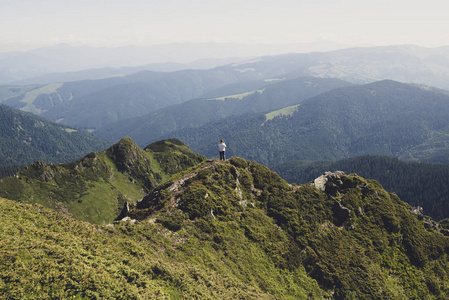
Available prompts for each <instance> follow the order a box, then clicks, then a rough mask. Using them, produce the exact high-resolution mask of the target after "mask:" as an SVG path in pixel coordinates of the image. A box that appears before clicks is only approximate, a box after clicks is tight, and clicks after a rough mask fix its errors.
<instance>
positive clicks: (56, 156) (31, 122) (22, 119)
mask: <svg viewBox="0 0 449 300" xmlns="http://www.w3.org/2000/svg"><path fill="white" fill-rule="evenodd" d="M109 144H110V143H109V142H106V141H105V140H103V139H101V138H99V137H97V136H95V135H93V134H91V133H89V132H87V131H84V130H78V129H74V128H72V127H68V126H62V125H58V124H55V123H52V122H49V121H47V120H45V119H43V118H41V117H38V116H35V115H32V114H30V113H25V112H21V111H18V110H15V109H12V108H10V107H7V106H5V105H1V104H0V149H1V151H0V166H1V167H5V166H12V165H26V164H30V163H32V162H34V161H36V160H41V161H46V162H53V163H61V162H68V161H73V160H75V159H78V158H80V157H82V156H83V155H85V154H87V153H89V152H92V151H95V150H100V149H103V148H104V147H106V146H107V145H109Z"/></svg>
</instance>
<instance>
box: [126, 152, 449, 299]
mask: <svg viewBox="0 0 449 300" xmlns="http://www.w3.org/2000/svg"><path fill="white" fill-rule="evenodd" d="M128 217H130V218H132V219H136V220H142V221H143V220H145V221H143V222H150V223H154V222H155V223H160V224H162V225H163V226H165V227H166V228H167V229H168V230H171V231H174V232H179V233H182V234H187V235H189V233H190V234H193V235H194V236H195V237H196V239H198V240H199V241H197V240H196V239H195V240H194V241H192V240H190V239H187V240H186V241H185V243H183V244H182V245H179V247H177V248H176V249H177V251H185V250H186V249H193V248H192V247H194V249H195V252H194V253H197V254H200V253H202V251H205V250H207V251H208V253H209V254H208V255H207V256H201V257H202V259H201V260H198V261H197V262H196V263H197V264H198V265H199V266H201V268H204V267H206V266H208V265H213V264H214V261H215V260H217V261H223V262H224V263H225V264H226V265H227V266H234V265H235V266H241V267H240V268H247V267H250V266H251V268H253V272H252V273H251V274H248V275H245V277H246V278H247V279H246V280H255V281H256V282H259V287H261V288H264V289H265V290H266V291H269V292H270V293H273V294H274V295H276V296H279V297H280V298H284V297H285V298H288V296H293V295H291V294H290V295H289V294H288V292H287V291H283V293H286V292H287V293H286V294H276V291H282V290H283V284H285V283H286V282H285V281H284V280H285V279H279V281H278V282H273V281H270V280H267V279H266V277H265V276H267V268H270V269H271V268H273V267H272V265H271V264H270V265H268V266H269V267H267V266H265V265H261V264H260V261H259V260H258V257H265V256H268V257H269V258H270V259H271V260H272V262H273V263H274V269H273V270H269V271H268V273H270V272H275V273H276V272H277V271H276V270H279V269H282V270H285V271H287V272H293V274H297V275H294V277H293V281H294V282H298V283H299V282H302V280H300V279H299V278H300V276H302V275H300V274H301V273H302V272H303V271H302V270H304V269H305V271H306V272H307V275H308V276H310V277H312V278H313V279H315V280H317V282H318V283H319V285H320V287H321V288H322V289H323V291H325V294H330V295H333V298H336V299H347V298H357V299H362V298H370V299H372V298H385V299H392V298H396V299H397V298H403V297H405V298H421V297H424V296H426V297H427V296H428V297H430V298H437V297H442V296H443V295H448V294H447V293H448V292H449V286H448V285H447V283H446V282H445V278H447V276H448V275H449V274H448V273H447V272H448V271H447V270H449V269H448V266H449V264H448V263H449V262H448V261H447V254H448V253H449V252H448V251H449V238H448V237H447V236H444V235H449V231H448V230H445V229H443V228H442V227H441V226H440V225H439V224H437V223H435V222H434V221H432V220H431V219H429V218H426V217H423V215H421V214H420V212H419V211H416V210H414V209H412V207H411V206H409V205H407V204H406V203H404V202H402V201H401V200H400V199H399V198H398V197H397V196H396V195H394V194H390V193H388V192H386V191H385V190H383V188H382V187H381V186H380V185H379V184H378V183H377V182H376V181H373V180H366V179H363V178H361V177H359V176H357V175H345V174H344V173H342V172H336V173H330V172H328V173H326V174H325V175H323V176H320V177H319V178H317V179H316V180H315V181H313V182H312V183H310V184H305V185H301V186H291V185H288V184H287V183H286V182H285V181H284V180H282V179H281V178H280V177H279V176H278V175H276V174H275V173H273V172H271V171H270V170H269V169H267V168H266V167H264V166H261V165H259V164H257V163H255V162H248V161H245V160H243V159H240V158H236V157H234V158H232V159H231V160H230V161H229V162H226V163H219V162H218V161H210V162H209V163H207V164H204V165H201V166H199V167H197V168H196V169H194V170H191V171H189V172H184V173H182V174H180V175H179V176H178V177H176V178H173V179H172V180H171V181H169V182H167V183H165V184H163V185H161V186H159V187H158V188H157V189H156V190H154V191H153V192H152V193H150V194H149V195H148V196H146V197H145V198H144V199H143V200H142V201H140V202H138V203H137V205H136V207H135V208H132V209H131V210H130V211H129V212H128ZM426 228H427V230H426ZM443 234H444V235H443ZM244 245H247V246H244ZM252 247H257V248H259V249H261V250H263V252H264V255H262V254H259V252H258V251H257V252H256V251H254V250H251V249H252ZM213 249H214V250H213ZM243 249H247V250H243ZM242 250H243V251H242ZM245 252H251V253H253V254H252V257H251V258H250V257H248V254H247V253H246V254H245ZM256 253H257V254H256ZM216 255H218V257H219V259H216ZM240 268H238V269H235V270H234V272H235V274H236V275H237V274H241V273H240V271H241V269H240ZM303 268H304V269H303ZM256 274H258V275H256ZM287 274H288V273H287ZM253 276H255V277H256V278H254V277H253ZM298 276H299V277H298ZM248 277H249V278H248ZM257 277H258V279H257ZM253 278H254V279H253ZM281 278H283V277H281ZM325 294H324V295H325ZM281 295H282V296H281Z"/></svg>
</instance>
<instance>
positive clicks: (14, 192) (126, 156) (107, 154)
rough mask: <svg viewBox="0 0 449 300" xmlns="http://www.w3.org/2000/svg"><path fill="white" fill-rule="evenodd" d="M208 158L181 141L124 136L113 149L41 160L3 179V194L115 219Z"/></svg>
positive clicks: (97, 219)
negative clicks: (143, 143)
mask: <svg viewBox="0 0 449 300" xmlns="http://www.w3.org/2000/svg"><path fill="white" fill-rule="evenodd" d="M203 159H204V157H203V156H201V155H198V154H195V153H193V152H192V151H190V149H189V148H188V147H187V146H185V145H184V144H183V143H181V142H180V141H178V140H166V141H160V142H157V143H154V144H152V145H149V146H148V147H146V148H145V150H144V149H141V148H139V147H138V146H137V145H136V144H135V143H134V142H133V141H132V140H131V139H130V138H123V139H122V140H121V141H119V142H118V143H116V144H114V145H113V146H111V147H110V148H109V149H107V150H104V151H100V152H92V153H90V154H88V155H86V156H85V157H84V158H83V159H81V160H79V161H76V162H72V163H67V164H61V165H56V164H50V163H44V162H36V163H33V164H31V165H29V166H28V167H25V168H24V169H23V170H21V171H20V172H19V173H17V174H16V175H15V176H14V177H8V178H3V179H1V180H0V196H2V197H5V198H7V199H11V200H17V201H21V202H28V203H39V204H42V205H44V206H46V207H50V208H53V209H55V210H58V211H60V212H64V213H66V214H69V215H72V216H73V217H75V218H77V219H79V220H83V221H89V222H92V223H95V224H101V223H103V222H112V221H113V220H114V219H115V218H116V217H117V216H119V214H120V212H121V211H122V209H123V208H124V207H125V206H126V203H136V202H137V201H138V200H140V199H142V197H143V196H144V195H145V194H146V193H148V192H149V191H150V190H151V189H152V188H153V187H155V186H156V185H157V184H159V183H161V182H162V181H164V180H167V179H168V178H169V177H170V176H171V175H172V174H175V173H178V172H180V171H182V170H185V169H187V168H189V167H192V166H194V165H196V164H198V163H199V162H201V161H202V160H203Z"/></svg>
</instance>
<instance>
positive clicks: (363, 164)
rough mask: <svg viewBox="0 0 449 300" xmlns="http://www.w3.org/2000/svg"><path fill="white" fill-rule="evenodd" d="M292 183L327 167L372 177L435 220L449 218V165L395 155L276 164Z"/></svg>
mask: <svg viewBox="0 0 449 300" xmlns="http://www.w3.org/2000/svg"><path fill="white" fill-rule="evenodd" d="M273 170H274V171H276V172H277V173H278V174H279V175H280V176H282V178H284V179H285V180H287V181H288V182H295V183H298V184H301V183H306V182H309V181H311V180H313V179H314V178H316V177H317V176H319V175H320V174H322V173H323V172H325V171H326V170H342V171H344V172H345V173H357V174H358V175H360V176H362V177H365V178H372V179H375V180H377V181H379V183H381V184H382V186H383V187H384V188H385V189H386V190H388V191H391V192H395V193H396V194H397V195H398V196H399V198H401V200H402V201H404V202H407V203H408V204H410V205H412V206H420V207H422V208H423V211H424V213H425V214H426V215H429V216H431V217H432V218H433V219H435V220H441V219H444V218H449V206H448V205H447V204H448V203H449V187H448V185H447V182H448V181H449V166H448V165H440V164H428V163H418V162H406V161H402V160H399V159H397V158H394V157H385V156H373V155H368V156H359V157H354V158H347V159H343V160H338V161H317V162H310V161H308V162H307V161H289V162H285V163H282V164H281V165H278V166H275V167H273Z"/></svg>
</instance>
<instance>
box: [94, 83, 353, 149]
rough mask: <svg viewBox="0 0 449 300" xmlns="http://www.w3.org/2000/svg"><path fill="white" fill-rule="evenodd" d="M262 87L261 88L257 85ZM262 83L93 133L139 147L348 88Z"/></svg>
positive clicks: (331, 84)
mask: <svg viewBox="0 0 449 300" xmlns="http://www.w3.org/2000/svg"><path fill="white" fill-rule="evenodd" d="M262 84H264V85H265V86H261V87H260V85H262ZM267 84H268V82H266V81H255V82H249V84H247V85H244V84H243V83H241V84H233V85H231V86H230V87H229V89H228V90H229V91H231V92H232V91H234V92H235V91H237V92H242V91H243V89H244V88H245V87H249V86H251V87H254V86H258V87H259V88H258V89H257V90H253V91H250V92H243V93H240V94H236V95H230V94H225V95H226V96H223V97H218V98H211V99H197V100H190V101H187V102H184V103H181V104H178V105H173V106H169V107H166V108H163V109H160V110H158V111H156V112H154V113H151V114H148V115H145V116H142V117H139V118H135V119H128V120H121V121H118V122H116V123H112V124H108V125H107V126H106V127H104V128H103V129H100V130H98V131H96V134H97V135H99V136H101V137H103V138H105V139H108V140H112V141H115V140H119V139H120V138H121V137H123V136H130V137H131V138H132V139H133V140H134V141H136V142H137V143H138V144H139V145H146V144H148V143H150V142H154V141H156V140H159V137H161V136H163V135H167V134H168V133H170V132H172V131H175V130H180V129H183V128H195V127H198V126H200V125H202V124H205V123H207V122H211V121H216V120H219V119H222V118H224V117H227V116H231V115H241V114H243V113H248V112H266V111H271V110H274V109H279V108H283V107H286V106H290V105H295V104H298V103H301V102H302V101H304V100H305V99H307V98H310V97H313V96H316V95H318V94H320V93H322V92H325V91H329V90H332V89H335V88H338V87H343V86H348V85H350V84H349V83H347V82H344V81H341V80H338V79H319V78H313V77H301V78H295V79H291V80H285V81H281V82H276V83H272V84H269V85H267ZM220 92H221V93H225V92H226V89H225V88H221V89H219V90H215V91H212V92H211V93H212V94H215V95H219V93H220Z"/></svg>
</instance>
